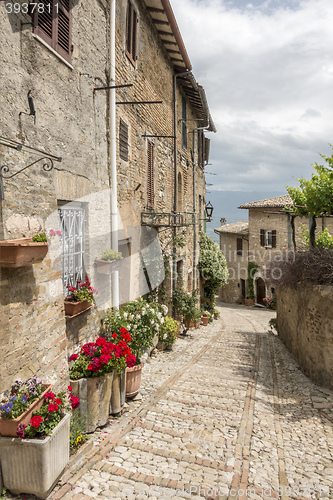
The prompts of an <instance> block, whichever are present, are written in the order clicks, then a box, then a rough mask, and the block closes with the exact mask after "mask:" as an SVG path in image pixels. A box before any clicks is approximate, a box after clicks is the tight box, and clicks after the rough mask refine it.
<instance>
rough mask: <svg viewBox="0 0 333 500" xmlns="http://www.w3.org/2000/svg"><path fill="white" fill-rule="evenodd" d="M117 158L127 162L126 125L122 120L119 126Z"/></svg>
mask: <svg viewBox="0 0 333 500" xmlns="http://www.w3.org/2000/svg"><path fill="white" fill-rule="evenodd" d="M119 156H120V158H121V159H122V160H125V161H128V125H127V124H126V123H125V122H123V120H122V119H120V125H119Z"/></svg>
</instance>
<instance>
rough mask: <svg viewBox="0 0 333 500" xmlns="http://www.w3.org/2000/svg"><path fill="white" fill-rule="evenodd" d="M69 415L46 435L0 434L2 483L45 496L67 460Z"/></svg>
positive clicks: (18, 491)
mask: <svg viewBox="0 0 333 500" xmlns="http://www.w3.org/2000/svg"><path fill="white" fill-rule="evenodd" d="M69 430H70V415H68V414H66V415H65V416H64V418H63V419H62V420H61V421H60V423H59V424H58V425H57V427H56V428H55V429H54V430H53V432H52V434H51V435H50V436H48V437H47V438H45V439H19V438H8V437H1V438H0V466H1V470H2V479H3V484H4V487H5V488H7V489H8V490H9V491H11V492H12V493H13V494H14V495H19V494H21V493H30V494H33V495H36V496H37V497H39V498H46V497H47V495H48V493H49V492H50V491H51V489H52V488H53V486H54V485H55V483H56V482H57V480H58V479H59V477H60V475H61V474H62V472H63V470H64V469H65V467H66V465H67V464H68V461H69Z"/></svg>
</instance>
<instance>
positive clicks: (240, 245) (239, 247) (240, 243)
mask: <svg viewBox="0 0 333 500" xmlns="http://www.w3.org/2000/svg"><path fill="white" fill-rule="evenodd" d="M237 255H243V240H242V238H237Z"/></svg>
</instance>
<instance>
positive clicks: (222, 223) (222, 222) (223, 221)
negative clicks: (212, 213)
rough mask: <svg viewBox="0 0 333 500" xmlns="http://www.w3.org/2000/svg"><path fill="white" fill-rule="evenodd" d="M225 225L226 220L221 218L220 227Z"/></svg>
mask: <svg viewBox="0 0 333 500" xmlns="http://www.w3.org/2000/svg"><path fill="white" fill-rule="evenodd" d="M226 223H227V219H226V218H225V217H222V219H220V224H221V226H225V225H226Z"/></svg>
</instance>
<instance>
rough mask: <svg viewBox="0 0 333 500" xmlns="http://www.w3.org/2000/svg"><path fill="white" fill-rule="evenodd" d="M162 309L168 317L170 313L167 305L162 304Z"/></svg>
mask: <svg viewBox="0 0 333 500" xmlns="http://www.w3.org/2000/svg"><path fill="white" fill-rule="evenodd" d="M162 309H163V312H164V315H166V314H167V312H168V306H166V305H165V304H162Z"/></svg>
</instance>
